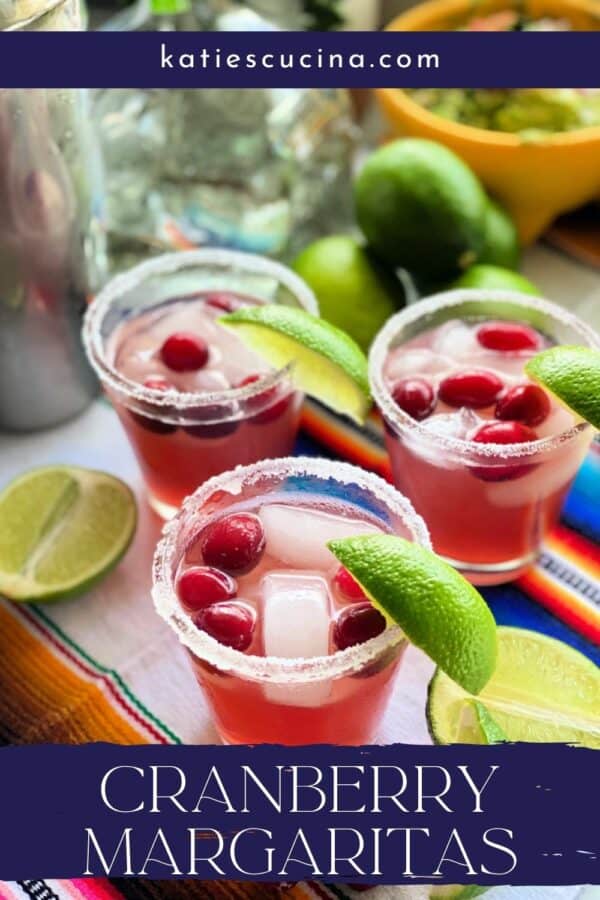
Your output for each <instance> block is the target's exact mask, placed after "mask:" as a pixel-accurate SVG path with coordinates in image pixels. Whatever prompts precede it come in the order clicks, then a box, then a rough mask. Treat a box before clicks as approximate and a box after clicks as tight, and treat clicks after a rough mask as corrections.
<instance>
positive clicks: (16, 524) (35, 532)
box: [0, 466, 137, 602]
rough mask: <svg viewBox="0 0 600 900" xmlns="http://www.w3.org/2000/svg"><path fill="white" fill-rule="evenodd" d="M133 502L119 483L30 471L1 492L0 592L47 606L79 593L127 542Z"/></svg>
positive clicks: (59, 470) (64, 471) (76, 471)
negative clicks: (46, 603) (46, 602)
mask: <svg viewBox="0 0 600 900" xmlns="http://www.w3.org/2000/svg"><path fill="white" fill-rule="evenodd" d="M136 519H137V510H136V504H135V499H134V496H133V494H132V492H131V491H130V489H129V488H128V487H127V485H126V484H124V483H123V482H122V481H119V479H118V478H114V477H113V476H112V475H107V474H105V473H104V472H95V471H92V470H91V469H81V468H78V467H77V466H50V467H48V468H43V469H33V470H32V471H30V472H27V473H26V474H25V475H21V476H20V477H19V478H17V479H15V480H14V481H12V482H11V483H10V484H9V485H8V487H6V488H5V489H4V491H2V493H1V494H0V594H3V595H4V596H5V597H8V598H9V599H10V600H36V601H38V602H45V601H50V600H59V599H62V598H64V597H72V596H75V595H77V594H80V593H82V592H83V591H85V590H87V589H88V588H89V587H91V586H92V585H93V584H94V583H95V582H96V581H98V580H99V579H100V578H101V577H102V576H103V575H104V574H105V573H106V572H108V571H109V570H110V569H112V568H113V566H115V565H116V564H117V562H118V561H119V559H120V558H121V557H122V556H123V554H124V553H125V551H126V550H127V547H128V546H129V544H130V542H131V539H132V537H133V534H134V531H135V526H136Z"/></svg>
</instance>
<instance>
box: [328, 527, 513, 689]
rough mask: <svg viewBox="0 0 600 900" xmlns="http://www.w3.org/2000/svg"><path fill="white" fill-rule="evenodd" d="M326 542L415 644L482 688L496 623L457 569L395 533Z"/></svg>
mask: <svg viewBox="0 0 600 900" xmlns="http://www.w3.org/2000/svg"><path fill="white" fill-rule="evenodd" d="M327 546H328V547H329V549H330V550H331V552H332V553H333V555H334V556H335V557H336V558H337V559H338V560H339V561H340V562H341V563H342V565H343V566H345V567H346V569H348V571H349V572H350V574H351V575H352V576H353V577H354V578H355V579H356V580H357V581H358V582H359V584H360V585H361V587H362V588H363V590H364V591H365V593H366V594H367V596H368V597H369V599H370V600H371V602H372V603H373V605H374V606H376V607H377V608H378V609H380V610H381V612H382V613H383V614H384V615H385V616H386V617H387V618H388V619H389V620H391V621H393V622H396V623H397V624H398V625H399V626H400V628H401V629H402V630H403V631H404V633H405V634H406V636H407V637H408V639H409V640H410V641H412V643H413V644H416V646H417V647H420V648H421V649H422V650H424V651H425V653H426V654H427V655H428V656H429V657H431V659H432V660H433V661H434V662H435V663H437V665H438V666H439V667H440V668H441V669H443V671H444V672H447V673H448V675H449V676H450V677H451V678H453V679H454V680H455V681H457V682H458V684H460V685H461V686H462V687H463V688H464V689H465V690H467V691H470V692H472V693H478V692H479V691H480V690H481V689H482V688H483V686H484V685H485V684H486V682H487V681H488V679H489V678H490V676H491V674H492V672H493V671H494V666H495V663H496V623H495V622H494V617H493V616H492V614H491V612H490V610H489V608H488V606H487V604H486V602H485V600H484V599H483V597H482V596H481V594H479V593H478V592H477V591H476V590H475V588H474V587H473V585H471V584H469V582H468V581H466V580H465V579H464V578H463V577H462V575H460V574H459V573H458V572H457V571H456V569H453V568H452V567H451V566H449V565H448V564H447V563H445V562H444V561H443V560H441V559H440V558H439V557H437V556H435V554H434V553H432V552H431V551H430V550H426V549H425V548H424V547H420V546H419V545H418V544H411V543H410V542H409V541H406V540H404V539H403V538H400V537H396V536H395V535H392V534H377V535H361V536H358V537H352V538H345V539H342V540H337V541H330V542H329V543H328V544H327Z"/></svg>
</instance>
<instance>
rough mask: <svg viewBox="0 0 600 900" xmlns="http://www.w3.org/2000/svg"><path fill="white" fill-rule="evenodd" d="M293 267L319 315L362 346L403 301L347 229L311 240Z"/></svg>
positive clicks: (390, 279)
mask: <svg viewBox="0 0 600 900" xmlns="http://www.w3.org/2000/svg"><path fill="white" fill-rule="evenodd" d="M293 268H294V269H295V270H296V272H297V273H298V275H300V277H301V278H303V279H304V281H306V283H307V284H308V285H309V286H310V287H311V288H312V289H313V291H314V292H315V294H316V296H317V300H318V301H319V311H320V313H321V316H322V317H323V318H324V319H327V321H328V322H331V323H332V324H333V325H337V327H338V328H341V329H343V330H344V331H345V332H346V333H347V334H349V335H350V337H352V338H354V340H355V341H356V343H357V344H358V345H359V346H360V347H362V348H363V350H368V348H369V346H370V344H371V341H372V340H373V338H374V337H375V335H376V334H377V332H378V331H379V329H380V328H381V326H382V325H383V323H384V322H385V321H386V320H387V319H388V318H389V317H390V316H391V315H392V313H393V312H395V310H396V309H398V307H400V306H402V305H403V304H404V292H403V288H402V285H401V283H400V281H399V280H398V279H397V278H395V276H394V275H393V274H390V273H388V272H385V271H384V270H383V267H382V266H381V264H379V263H377V262H376V261H375V260H373V259H372V258H370V256H369V254H368V252H367V251H366V250H365V249H364V248H363V247H361V246H360V244H358V243H357V241H355V240H354V238H352V237H350V236H349V235H343V234H338V235H331V236H330V237H326V238H322V239H321V240H319V241H315V242H314V243H312V244H310V245H309V246H308V247H306V248H305V249H304V250H303V251H302V252H301V253H300V255H299V256H297V257H296V259H295V261H294V263H293Z"/></svg>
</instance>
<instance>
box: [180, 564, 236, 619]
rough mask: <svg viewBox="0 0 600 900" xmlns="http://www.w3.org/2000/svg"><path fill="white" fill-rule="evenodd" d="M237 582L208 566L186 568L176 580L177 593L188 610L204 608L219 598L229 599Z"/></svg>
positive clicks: (224, 573) (216, 601)
mask: <svg viewBox="0 0 600 900" xmlns="http://www.w3.org/2000/svg"><path fill="white" fill-rule="evenodd" d="M236 594H237V584H236V583H235V580H234V579H233V578H232V577H231V575H227V573H226V572H221V571H219V569H213V568H211V567H210V566H194V567H193V568H191V569H186V571H185V572H183V574H182V575H181V577H180V578H179V580H178V581H177V595H178V597H179V599H180V600H181V602H182V603H183V605H184V606H185V607H186V608H187V609H190V610H199V609H204V608H205V607H207V606H211V605H212V604H213V603H218V602H219V601H220V600H231V598H232V597H235V595H236Z"/></svg>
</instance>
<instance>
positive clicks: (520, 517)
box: [370, 290, 600, 584]
mask: <svg viewBox="0 0 600 900" xmlns="http://www.w3.org/2000/svg"><path fill="white" fill-rule="evenodd" d="M556 344H579V345H585V346H591V347H597V346H599V345H600V337H599V336H598V335H597V334H596V333H595V332H594V331H593V330H592V329H591V328H589V327H588V326H587V325H585V323H583V322H581V321H580V320H579V319H577V318H576V317H575V316H573V315H572V314H570V313H568V312H567V311H566V310H564V309H562V308H561V307H559V306H557V305H555V304H553V303H549V302H547V301H545V300H541V299H538V298H537V297H530V296H525V295H522V294H516V293H512V292H510V293H508V292H504V291H476V290H460V291H451V292H449V293H445V294H440V295H437V296H435V297H431V298H429V299H427V300H423V301H421V302H420V303H417V304H414V305H413V306H411V307H410V308H409V309H407V310H404V311H403V312H401V313H399V314H398V315H396V316H393V317H392V319H390V320H389V322H388V323H387V325H386V326H385V328H384V329H383V330H382V331H381V332H380V334H379V335H378V337H377V338H376V340H375V343H374V345H373V348H372V351H371V357H370V380H371V386H372V390H373V393H374V396H375V400H376V402H377V404H378V406H379V408H380V410H381V412H382V413H383V416H384V419H385V423H386V429H385V431H386V438H385V440H386V446H387V449H388V453H389V455H390V461H391V465H392V472H393V476H394V481H395V484H396V485H397V486H398V487H399V488H400V490H402V491H403V493H405V494H406V496H407V497H408V498H409V499H410V500H411V501H412V503H413V504H414V506H415V508H416V510H417V512H419V513H420V514H421V515H422V516H423V517H424V519H425V521H426V522H427V526H428V528H429V530H430V533H431V539H432V542H433V546H434V549H435V550H436V551H437V552H438V553H439V554H441V555H442V556H444V557H445V558H446V559H447V560H448V561H449V562H451V563H452V564H453V565H455V566H456V567H457V568H459V569H460V570H461V571H462V572H463V573H464V574H465V575H467V577H469V578H470V579H471V580H472V581H473V582H474V583H476V584H497V583H501V582H504V581H508V580H510V579H512V578H514V577H516V576H517V575H518V574H519V573H520V572H522V571H523V570H524V569H525V568H527V566H529V565H530V564H531V563H532V562H533V561H534V559H535V558H536V555H537V553H538V551H539V548H540V544H541V542H542V540H543V538H544V535H545V534H546V533H547V531H548V530H549V529H550V528H551V527H552V526H553V525H554V523H555V522H556V520H557V518H558V516H559V514H560V510H561V507H562V503H563V500H564V498H565V495H566V493H567V491H568V489H569V486H570V484H571V481H572V479H573V477H574V476H575V474H576V472H577V469H578V468H579V465H580V463H581V461H582V459H583V457H584V455H585V453H586V450H587V448H588V446H589V444H590V441H591V438H592V429H591V428H590V427H589V426H588V425H586V424H585V423H582V422H580V421H579V420H577V419H576V418H575V416H574V415H573V414H571V413H570V412H569V411H568V410H567V409H566V408H565V407H564V406H562V405H561V404H560V403H558V402H557V400H556V399H555V398H553V397H552V396H551V395H550V394H548V393H547V392H546V391H545V390H544V389H543V388H542V387H540V386H539V385H537V384H533V383H532V382H531V381H530V380H529V378H528V377H527V375H526V373H525V365H526V363H527V362H528V360H530V359H531V358H532V357H533V356H535V355H536V354H537V353H538V352H540V351H542V350H544V349H545V348H548V347H551V346H553V345H556Z"/></svg>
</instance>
